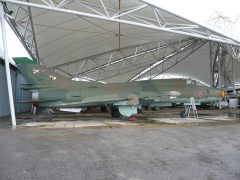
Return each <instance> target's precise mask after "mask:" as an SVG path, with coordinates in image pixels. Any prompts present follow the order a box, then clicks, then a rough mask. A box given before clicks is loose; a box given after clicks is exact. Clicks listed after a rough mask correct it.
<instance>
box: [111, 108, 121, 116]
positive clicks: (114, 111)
mask: <svg viewBox="0 0 240 180" xmlns="http://www.w3.org/2000/svg"><path fill="white" fill-rule="evenodd" d="M111 115H112V117H113V118H119V117H120V115H121V114H120V112H119V110H118V108H117V107H116V106H113V107H112V108H111Z"/></svg>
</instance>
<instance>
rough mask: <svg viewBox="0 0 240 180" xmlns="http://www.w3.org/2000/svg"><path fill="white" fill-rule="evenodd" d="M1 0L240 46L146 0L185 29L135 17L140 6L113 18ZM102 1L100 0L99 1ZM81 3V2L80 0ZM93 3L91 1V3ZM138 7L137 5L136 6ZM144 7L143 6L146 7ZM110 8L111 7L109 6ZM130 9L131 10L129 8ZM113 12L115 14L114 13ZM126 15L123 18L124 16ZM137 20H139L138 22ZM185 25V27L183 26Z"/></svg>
mask: <svg viewBox="0 0 240 180" xmlns="http://www.w3.org/2000/svg"><path fill="white" fill-rule="evenodd" d="M0 1H2V2H7V3H14V4H18V5H24V6H30V7H35V8H40V9H46V10H51V11H58V12H63V13H68V14H75V15H80V16H83V17H89V18H95V19H100V20H106V21H111V22H116V23H123V24H128V25H133V26H138V27H143V28H149V29H154V30H159V31H164V32H169V33H176V34H181V35H186V36H190V37H196V38H201V39H207V40H211V41H216V42H221V43H227V44H231V45H236V46H240V42H239V41H237V40H236V39H233V38H232V37H230V36H228V35H226V34H224V33H222V32H219V31H216V30H213V29H211V28H209V27H207V26H205V25H203V24H200V23H196V22H194V21H192V20H189V19H186V18H183V17H180V16H179V15H177V14H174V13H172V12H170V11H167V10H165V9H163V8H160V7H156V6H154V5H152V4H150V3H147V2H146V1H140V2H142V4H145V5H147V6H146V7H149V9H150V10H151V9H155V10H159V11H163V12H165V13H168V14H171V15H174V16H176V17H178V18H181V19H183V20H185V21H186V23H187V24H188V26H187V29H186V27H185V25H186V23H184V25H183V24H178V25H177V26H176V25H174V24H171V22H167V24H171V28H168V27H165V26H159V23H158V20H157V18H156V16H155V18H156V19H154V21H155V22H156V23H153V22H151V21H147V20H146V18H145V19H143V18H139V17H137V15H135V14H133V13H134V12H138V11H141V10H142V8H140V9H138V10H136V11H134V12H128V13H126V15H123V16H121V19H120V18H119V19H118V18H115V17H114V16H109V17H108V16H106V15H101V14H95V13H86V12H82V11H77V10H73V9H68V8H66V7H64V6H62V5H61V6H59V4H61V3H62V2H59V3H56V4H57V5H56V6H53V5H52V4H49V3H47V4H46V3H42V4H41V2H42V1H37V2H34V3H30V2H24V1H19V0H0ZM70 2H71V3H76V5H78V3H77V2H81V1H68V2H64V3H65V4H64V5H67V4H68V3H70ZM101 2H102V1H101ZM81 3H82V2H81ZM92 4H93V3H92ZM94 5H95V7H96V6H98V8H99V4H93V5H92V6H94ZM89 6H90V5H89ZM100 7H101V8H102V10H103V11H106V12H108V14H110V13H109V11H110V8H108V7H106V6H100ZM137 7H139V5H138V6H137ZM146 7H145V8H146ZM111 10H112V8H111ZM129 11H131V10H129ZM115 12H116V13H118V10H115ZM116 13H115V14H116ZM152 14H153V17H154V14H155V13H154V10H152ZM125 16H126V17H127V18H125V19H124V17H125ZM129 17H132V19H130V20H129ZM133 17H134V18H137V19H138V20H136V19H135V20H134V19H133ZM139 20H141V21H140V22H139ZM191 25H194V26H193V27H192V30H191ZM174 27H175V28H174ZM184 27H185V28H184ZM196 28H198V31H195V29H196Z"/></svg>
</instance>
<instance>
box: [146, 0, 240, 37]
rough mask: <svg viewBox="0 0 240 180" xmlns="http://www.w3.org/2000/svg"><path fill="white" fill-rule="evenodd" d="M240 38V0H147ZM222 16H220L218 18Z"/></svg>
mask: <svg viewBox="0 0 240 180" xmlns="http://www.w3.org/2000/svg"><path fill="white" fill-rule="evenodd" d="M145 1H148V2H150V3H152V4H155V5H156V6H159V7H162V8H164V9H167V10H170V11H172V12H176V13H177V14H179V15H182V16H184V17H186V18H191V19H193V20H196V21H198V22H203V23H205V24H208V25H212V26H213V27H215V28H217V29H221V30H222V31H224V32H226V33H228V34H231V35H233V36H235V37H236V38H238V39H240V0H227V1H223V0H197V1H196V0H181V1H180V0H145ZM217 17H220V18H217Z"/></svg>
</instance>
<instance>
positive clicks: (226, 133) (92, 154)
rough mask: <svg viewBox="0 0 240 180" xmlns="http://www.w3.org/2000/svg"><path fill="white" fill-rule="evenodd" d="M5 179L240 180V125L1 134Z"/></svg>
mask: <svg viewBox="0 0 240 180" xmlns="http://www.w3.org/2000/svg"><path fill="white" fill-rule="evenodd" d="M0 179H1V180H5V179H24V180H25V179H44V180H45V179H132V180H137V179H171V180H172V179H184V180H185V179H201V180H202V179H209V180H211V179H227V180H230V179H236V180H239V179H240V124H230V125H219V126H206V127H199V126H195V127H191V128H189V127H177V126H175V127H159V126H158V127H155V128H154V127H152V128H149V127H145V128H144V127H138V128H136V127H132V128H129V127H124V128H92V129H90V128H89V129H58V130H56V129H40V128H17V129H16V130H12V129H8V128H0Z"/></svg>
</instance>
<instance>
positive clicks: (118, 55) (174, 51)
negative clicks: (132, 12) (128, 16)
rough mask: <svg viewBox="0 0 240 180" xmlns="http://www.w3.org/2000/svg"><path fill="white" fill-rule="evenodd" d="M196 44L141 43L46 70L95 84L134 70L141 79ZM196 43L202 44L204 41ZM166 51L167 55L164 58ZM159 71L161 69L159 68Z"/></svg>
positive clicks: (186, 41)
mask: <svg viewBox="0 0 240 180" xmlns="http://www.w3.org/2000/svg"><path fill="white" fill-rule="evenodd" d="M197 41H198V40H197V39H196V38H186V39H181V40H172V41H169V40H168V41H164V42H154V43H145V44H141V45H137V46H129V47H125V48H121V49H120V50H119V49H115V50H112V51H108V52H104V53H100V54H96V55H94V56H90V57H86V58H81V59H76V60H73V61H71V62H66V63H62V64H59V65H56V66H52V67H50V68H51V69H54V70H58V71H61V72H62V73H64V74H66V75H68V76H70V78H80V79H82V78H87V79H95V80H96V81H103V80H106V79H109V78H111V77H114V76H119V75H121V74H124V73H127V72H128V71H129V72H130V71H136V70H137V69H140V70H143V71H142V72H144V73H140V74H141V75H140V76H143V75H144V74H146V73H147V72H148V71H152V69H154V68H155V67H157V66H160V65H162V66H163V65H164V64H166V62H167V61H168V60H169V61H171V62H172V60H173V58H174V57H175V58H176V60H175V61H174V63H179V62H180V61H179V58H180V57H181V56H180V54H181V53H182V52H184V51H186V50H188V49H189V48H190V46H193V45H194V44H195V43H196V47H197V44H198V43H197ZM199 41H201V42H206V41H205V40H199ZM167 51H168V53H170V54H171V55H167V54H166V53H167ZM192 52H194V51H191V53H192ZM126 54H127V55H126ZM101 57H103V58H102V59H105V61H104V62H103V63H101V64H99V58H100V59H101ZM71 66H72V67H76V68H74V69H75V71H74V70H73V68H71ZM89 67H91V68H89ZM130 67H133V68H134V69H133V68H130ZM149 67H150V68H149ZM69 68H71V70H72V74H69V73H68V72H67V71H66V70H65V69H69ZM128 68H130V69H128ZM161 69H165V68H163V67H162V68H161ZM140 76H138V75H136V77H133V78H131V77H129V79H128V81H132V80H135V79H137V78H138V77H140ZM130 78H131V79H130Z"/></svg>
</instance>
